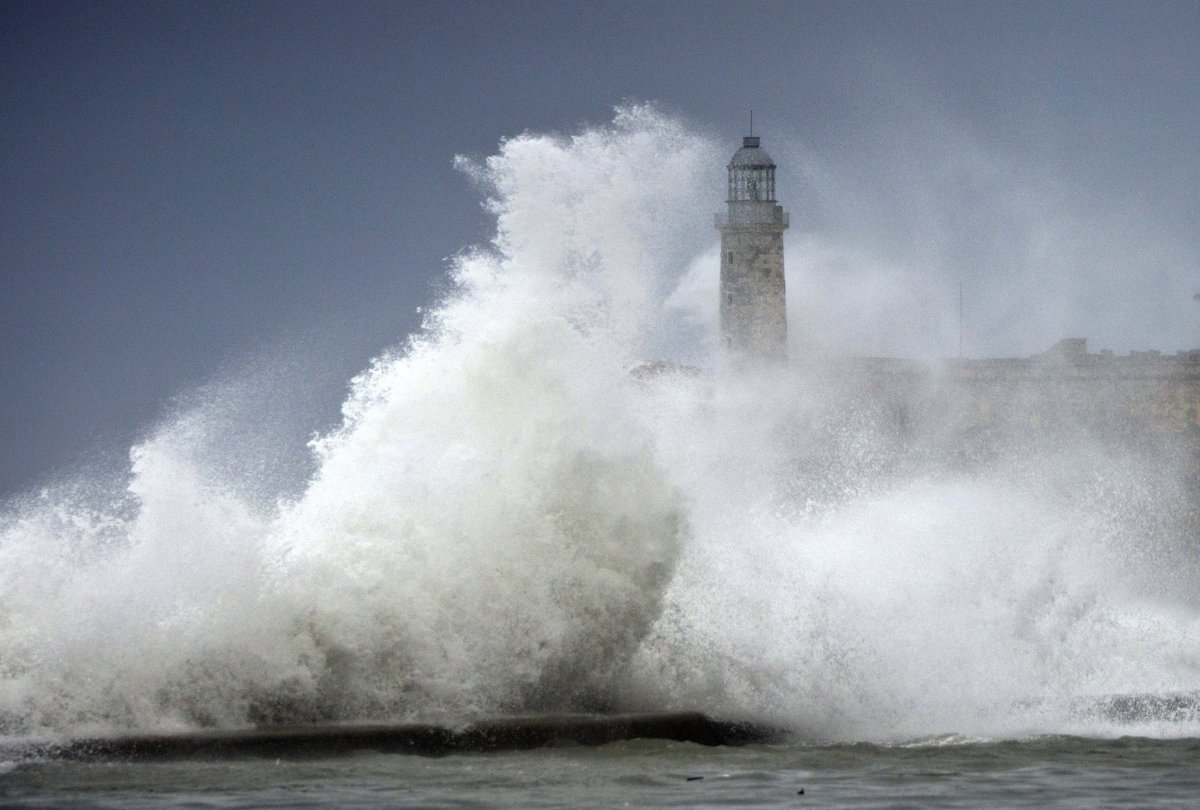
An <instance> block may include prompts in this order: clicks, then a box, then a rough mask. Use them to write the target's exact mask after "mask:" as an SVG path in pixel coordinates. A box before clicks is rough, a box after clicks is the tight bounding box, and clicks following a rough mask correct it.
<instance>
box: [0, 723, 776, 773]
mask: <svg viewBox="0 0 1200 810" xmlns="http://www.w3.org/2000/svg"><path fill="white" fill-rule="evenodd" d="M783 736H784V734H783V732H781V731H779V730H778V729H774V728H770V727H767V726H761V725H756V724H753V723H746V722H738V721H729V720H716V719H713V718H710V717H708V716H707V715H704V714H701V713H699V712H661V713H644V714H615V715H589V714H559V715H535V716H521V717H501V718H495V719H490V720H483V721H479V722H476V723H473V724H471V725H469V726H466V727H465V728H451V727H447V726H439V725H434V724H422V723H405V724H362V725H314V726H286V727H265V728H248V729H228V730H226V729H220V730H218V729H213V730H201V731H191V732H173V733H159V734H145V733H143V734H120V735H112V736H99V737H86V738H74V739H68V740H27V741H15V742H9V743H6V744H0V758H4V759H30V758H34V759H43V758H50V759H73V760H120V761H163V760H175V759H195V758H233V757H321V756H336V755H343V754H347V753H350V752H352V751H362V750H370V751H377V752H380V753H397V754H421V755H426V756H439V755H445V754H453V753H478V752H488V751H517V750H528V749H534V748H545V747H551V746H556V745H586V746H595V745H604V744H606V743H611V742H618V741H621V740H633V739H658V740H673V741H676V742H692V743H697V744H700V745H707V746H717V745H746V744H751V743H762V742H770V741H773V740H778V739H781V738H782V737H783Z"/></svg>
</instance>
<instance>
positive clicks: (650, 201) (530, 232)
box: [0, 107, 1200, 740]
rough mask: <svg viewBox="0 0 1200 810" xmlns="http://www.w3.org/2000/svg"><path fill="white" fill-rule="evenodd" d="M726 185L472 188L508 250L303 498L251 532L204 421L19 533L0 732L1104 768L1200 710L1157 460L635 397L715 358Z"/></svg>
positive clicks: (923, 386)
mask: <svg viewBox="0 0 1200 810" xmlns="http://www.w3.org/2000/svg"><path fill="white" fill-rule="evenodd" d="M780 154H782V153H780ZM777 156H780V155H777ZM723 162H724V159H723V156H722V155H721V153H720V151H719V150H718V149H717V148H716V146H715V145H714V144H713V143H711V142H710V141H708V140H706V139H705V138H703V137H701V136H699V135H697V134H695V133H694V132H692V131H691V130H690V129H689V128H688V127H687V126H685V125H684V124H683V123H681V122H680V121H678V120H676V119H674V118H672V117H670V116H665V115H662V114H660V113H657V112H655V111H654V110H652V109H650V108H646V107H629V108H624V109H622V110H620V111H619V112H618V114H617V116H616V118H615V120H614V121H613V122H612V123H611V124H609V125H605V126H599V127H591V128H585V129H583V130H581V131H580V132H578V133H576V134H575V135H572V136H566V137H563V136H548V135H537V134H526V135H522V136H519V137H515V138H513V139H511V140H508V141H506V142H504V143H503V144H502V145H501V148H500V150H499V151H498V153H497V154H496V155H494V156H492V157H489V158H487V159H486V160H482V161H471V160H465V159H464V160H461V161H460V165H461V166H462V167H463V168H464V169H465V170H466V171H467V172H468V173H469V174H470V175H471V176H472V177H473V178H474V179H475V180H476V181H477V182H478V183H479V184H480V185H481V187H482V188H483V189H484V193H485V195H486V197H487V206H488V209H489V210H490V211H491V212H492V213H493V214H494V215H495V217H496V221H497V230H496V236H495V239H494V240H493V242H492V243H491V244H490V245H486V246H481V247H478V248H475V249H471V250H467V251H464V253H463V254H461V255H460V256H459V257H457V258H456V259H455V260H454V261H453V270H452V279H451V282H450V289H449V291H448V293H447V295H446V297H445V299H444V300H443V301H442V302H441V303H440V304H439V305H438V306H437V307H434V308H433V309H432V310H431V312H430V315H429V318H428V322H427V324H426V327H425V329H424V330H423V331H422V332H421V333H420V334H418V335H415V336H413V337H412V338H411V339H410V340H409V342H408V343H407V344H406V345H405V346H404V348H403V349H400V350H396V351H393V352H389V353H385V354H384V355H382V356H381V357H380V358H378V359H377V360H376V361H375V362H374V363H373V364H372V366H371V367H370V369H368V370H367V371H365V372H364V373H362V374H361V375H359V376H358V377H357V378H356V379H355V380H354V382H353V384H352V391H351V393H350V396H349V397H348V399H347V400H346V403H345V405H344V409H343V411H344V412H343V420H342V424H341V425H340V427H338V428H336V429H334V430H332V431H328V432H326V433H325V434H324V435H322V436H321V437H319V438H318V439H316V440H315V441H314V442H313V446H312V452H313V461H312V469H314V470H315V472H313V473H312V474H311V475H310V476H308V482H307V485H306V486H303V487H300V488H298V489H297V488H294V487H292V486H287V487H283V488H282V489H281V491H280V492H279V494H278V498H277V499H271V498H269V497H264V496H263V491H262V489H263V487H262V486H261V485H254V482H250V483H249V484H248V483H247V481H246V480H245V479H246V477H247V471H249V470H253V469H255V467H256V465H255V464H254V463H241V460H236V459H235V462H234V463H230V462H229V461H228V460H227V459H222V458H220V454H219V453H217V452H215V451H214V447H216V448H221V447H228V446H229V445H235V446H234V447H231V448H230V449H229V450H228V452H230V453H237V452H238V451H239V450H238V447H237V445H241V446H242V447H243V448H244V447H245V446H246V445H247V444H251V445H253V442H250V443H247V442H243V441H231V442H222V441H220V440H219V439H218V440H214V437H220V436H221V435H222V430H223V425H224V423H223V417H222V416H221V413H222V409H221V408H215V407H203V403H202V404H201V406H198V407H196V408H193V409H190V410H186V411H184V412H183V413H181V414H178V415H177V416H176V417H173V418H172V419H169V420H167V421H166V422H165V423H164V424H163V425H162V426H161V427H159V428H158V429H157V430H156V431H154V432H153V434H152V435H151V436H150V437H149V438H148V439H147V440H146V441H144V442H142V443H140V444H139V445H138V446H137V447H136V448H134V450H133V451H132V453H131V458H132V464H131V469H130V471H129V482H128V487H127V488H125V489H118V490H117V491H115V492H112V493H109V495H108V496H107V498H105V497H101V496H100V495H98V494H97V493H96V491H95V490H96V486H97V485H96V484H95V482H91V481H88V480H83V481H80V482H76V483H75V484H72V485H63V486H58V487H50V488H48V489H47V490H46V491H45V492H44V493H42V494H40V495H38V496H34V497H31V498H27V499H24V500H20V501H16V502H14V503H12V504H10V505H9V506H8V507H6V510H5V513H4V515H3V517H2V519H0V733H6V734H26V733H34V732H41V731H60V732H80V731H83V730H88V729H91V730H98V729H112V728H161V727H164V726H176V727H195V726H213V725H217V726H236V725H242V724H246V723H288V722H299V721H329V720H334V721H336V720H353V719H375V720H380V719H430V718H436V719H439V720H443V721H447V722H456V721H460V720H467V719H470V718H472V717H475V716H478V715H480V714H486V713H493V712H498V713H503V712H527V711H541V710H560V709H604V708H610V707H612V708H647V709H660V708H687V709H697V708H698V709H702V710H706V711H710V712H713V713H717V714H722V715H726V716H730V717H741V718H750V719H757V720H765V721H767V722H770V723H773V724H778V725H784V726H787V727H789V728H793V729H795V730H797V732H799V733H800V734H802V735H804V736H806V737H808V738H823V739H837V740H862V739H867V740H889V739H896V738H907V737H920V736H923V735H930V734H942V733H949V732H958V733H963V734H972V735H976V736H993V737H994V736H1012V735H1024V734H1028V733H1042V732H1050V733H1060V732H1067V733H1070V732H1081V733H1089V734H1110V733H1120V732H1121V730H1122V729H1126V728H1128V726H1127V725H1122V724H1121V723H1116V722H1114V721H1113V720H1112V719H1111V717H1106V716H1103V715H1096V714H1094V713H1093V714H1089V713H1088V711H1086V706H1089V705H1097V704H1096V703H1095V701H1096V700H1097V699H1102V698H1103V697H1104V696H1105V695H1111V694H1113V693H1122V694H1127V693H1152V694H1156V695H1173V694H1177V693H1186V692H1189V691H1191V690H1196V689H1198V688H1200V604H1198V603H1197V601H1198V600H1197V598H1196V596H1195V594H1196V593H1197V589H1196V583H1197V582H1200V575H1198V569H1197V557H1198V556H1200V555H1198V553H1197V547H1196V536H1195V526H1196V523H1195V498H1196V493H1195V491H1194V489H1189V486H1188V484H1187V481H1188V480H1189V479H1187V478H1186V477H1185V476H1183V475H1181V473H1180V466H1179V464H1178V463H1177V461H1178V459H1177V457H1176V455H1177V454H1173V453H1172V452H1169V448H1164V447H1163V446H1158V445H1154V444H1153V443H1151V444H1150V445H1148V446H1145V447H1139V446H1137V442H1133V443H1128V442H1123V441H1122V439H1121V437H1119V436H1116V435H1114V434H1113V433H1112V431H1111V430H1109V429H1108V428H1105V427H1104V426H1087V425H1074V426H1072V425H1067V426H1066V427H1065V428H1063V429H1062V430H1059V431H1052V432H1051V433H1049V434H1046V435H1044V436H1042V437H1040V438H1039V437H1036V436H1035V437H1032V438H1031V437H1030V436H1028V435H1027V432H1026V433H1022V432H1020V431H1017V432H1015V433H1013V434H1012V435H1011V436H1009V437H1007V438H1005V439H1003V440H1001V441H998V442H994V443H993V442H991V440H990V439H988V438H987V436H986V433H987V431H979V430H972V429H971V428H970V425H967V424H965V423H964V422H963V421H962V420H960V419H958V416H959V415H961V413H962V403H956V402H955V397H954V387H953V385H952V384H951V383H950V382H948V381H947V380H946V379H944V378H942V377H939V376H938V374H937V373H936V372H932V371H931V372H928V373H922V374H918V375H916V376H911V375H910V376H908V377H905V378H904V379H905V380H908V381H907V382H904V383H903V385H904V386H907V388H904V389H903V391H902V395H896V391H895V390H889V387H888V384H887V383H886V379H887V378H886V377H885V376H881V375H880V374H878V373H874V372H872V373H869V374H864V373H861V368H862V367H861V366H855V365H853V364H846V363H843V364H842V365H839V364H838V362H839V361H831V362H830V363H829V364H828V365H827V366H825V367H822V366H820V365H819V364H815V365H811V366H810V365H806V363H808V361H809V358H807V357H806V355H805V353H804V352H793V354H794V355H795V356H796V358H797V362H795V363H793V366H792V368H790V369H786V370H774V371H772V370H765V369H764V370H755V369H746V370H741V371H733V370H729V369H724V368H723V367H722V366H721V363H720V362H719V358H717V357H712V358H708V363H707V364H708V366H709V370H707V371H703V372H698V371H696V370H687V369H678V368H677V369H675V370H672V369H671V367H669V366H666V367H658V369H659V371H660V373H658V374H657V375H656V374H654V373H642V372H643V371H644V367H639V366H638V365H637V364H638V362H639V361H642V360H646V359H659V358H667V359H670V358H679V357H684V356H689V353H690V356H691V357H693V358H694V357H696V356H697V355H696V352H695V350H694V348H689V347H694V346H695V345H712V340H711V338H712V335H711V328H710V329H709V330H708V331H709V333H708V334H707V335H701V334H700V333H701V332H704V331H705V330H704V329H703V328H700V327H698V325H697V324H699V323H702V322H703V319H701V320H700V321H697V320H696V318H695V317H692V316H693V315H695V314H696V313H701V314H702V312H703V311H711V307H710V305H709V304H706V303H705V302H704V301H702V300H700V299H698V298H697V297H696V295H695V293H696V291H697V290H699V289H702V288H703V286H704V285H703V284H702V283H700V280H702V279H703V278H715V276H716V273H717V256H716V253H715V251H714V250H713V247H712V246H713V245H714V244H715V243H716V234H715V232H713V231H712V230H711V224H710V223H711V218H710V215H711V212H712V209H713V208H714V203H713V202H712V200H713V197H714V195H715V194H717V193H719V190H720V188H721V187H722V183H721V171H720V169H721V166H722V165H723ZM785 162H787V160H786V158H782V157H781V164H782V163H785ZM787 193H788V192H784V196H786V194H787ZM799 208H800V206H793V209H794V210H798V209H799ZM798 218H799V217H798ZM797 228H798V226H796V227H794V230H797ZM799 230H800V231H802V230H803V229H802V228H799ZM810 238H811V235H809V236H808V237H805V236H804V235H803V234H799V233H794V234H793V239H799V240H800V242H799V244H803V243H804V242H805V240H806V239H810ZM795 244H798V243H797V242H789V250H791V247H792V246H794V245H795ZM846 249H847V250H852V249H853V246H846ZM796 266H800V267H803V266H804V265H803V264H802V263H800V264H794V263H791V261H790V260H789V267H793V268H794V267H796ZM858 283H860V284H862V283H866V282H865V281H864V280H863V279H861V278H860V279H859V282H858ZM789 289H790V290H792V291H793V294H794V295H803V294H804V290H805V284H804V279H803V277H801V278H799V280H798V283H793V279H791V278H789ZM398 306H399V304H398ZM689 313H690V314H689ZM709 320H711V318H709ZM863 328H868V327H867V326H864V327H863ZM799 332H803V330H799ZM883 337H886V336H883ZM883 337H881V338H880V339H881V340H883ZM631 368H632V369H635V370H636V369H639V368H640V369H641V370H639V371H636V373H630V369H631ZM855 368H858V369H859V371H854V369H855ZM713 369H715V370H713ZM913 380H917V382H913ZM893 382H895V380H894V379H893ZM897 384H898V383H897ZM210 390H212V396H214V397H219V396H220V390H219V388H218V389H210ZM968 404H969V403H968ZM264 418H270V417H269V416H268V417H264ZM226 427H227V426H226ZM243 427H244V425H243ZM1023 429H1024V428H1023V427H1022V430H1023ZM981 436H982V437H983V439H984V440H981V439H980V437H981ZM260 450H261V448H258V447H257V446H255V447H254V450H253V452H260ZM230 471H237V472H236V474H231V473H230ZM306 474H307V473H306ZM1089 701H1090V702H1089ZM1081 705H1083V706H1084V707H1085V710H1083V711H1081V709H1080V706H1081ZM1138 729H1139V731H1141V732H1145V733H1152V734H1164V735H1169V734H1185V733H1195V729H1196V723H1195V722H1194V718H1193V720H1192V721H1187V722H1177V723H1171V724H1167V725H1164V726H1146V725H1142V726H1138Z"/></svg>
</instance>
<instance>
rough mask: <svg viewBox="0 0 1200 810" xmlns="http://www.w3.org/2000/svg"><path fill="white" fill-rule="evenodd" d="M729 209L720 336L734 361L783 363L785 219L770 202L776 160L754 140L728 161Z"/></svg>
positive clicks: (722, 217)
mask: <svg viewBox="0 0 1200 810" xmlns="http://www.w3.org/2000/svg"><path fill="white" fill-rule="evenodd" d="M728 168H729V190H728V194H727V196H726V202H727V205H728V209H727V210H726V211H725V212H724V213H721V214H717V229H718V230H719V231H720V232H721V337H722V341H723V342H724V345H725V348H726V350H727V351H728V352H729V353H730V354H731V355H732V356H733V357H734V359H735V360H738V361H767V362H777V363H778V362H784V361H786V360H787V312H786V296H785V290H784V282H783V232H784V231H785V230H787V227H788V216H787V214H786V213H785V212H784V210H783V207H782V206H780V205H777V204H776V202H775V162H774V161H773V160H771V156H770V155H769V154H767V152H766V150H765V149H763V148H762V147H761V146H760V145H759V139H758V137H757V136H754V135H749V136H747V137H745V138H744V139H743V140H742V148H741V149H739V150H737V152H735V153H734V155H733V158H732V159H731V160H730V161H729V167H728Z"/></svg>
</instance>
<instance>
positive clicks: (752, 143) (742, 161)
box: [729, 135, 775, 169]
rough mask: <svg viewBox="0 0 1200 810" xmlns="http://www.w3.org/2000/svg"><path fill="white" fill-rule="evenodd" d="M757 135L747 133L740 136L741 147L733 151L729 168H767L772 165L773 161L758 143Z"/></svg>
mask: <svg viewBox="0 0 1200 810" xmlns="http://www.w3.org/2000/svg"><path fill="white" fill-rule="evenodd" d="M758 143H759V141H758V136H757V135H747V136H746V137H744V138H742V148H741V149H739V150H737V151H736V152H734V153H733V158H732V159H730V161H729V168H731V169H733V168H738V169H749V168H756V169H758V168H764V169H765V168H767V167H768V166H774V165H775V161H773V160H771V156H770V155H768V154H767V150H766V149H763V148H762V147H761V146H759V145H758Z"/></svg>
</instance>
